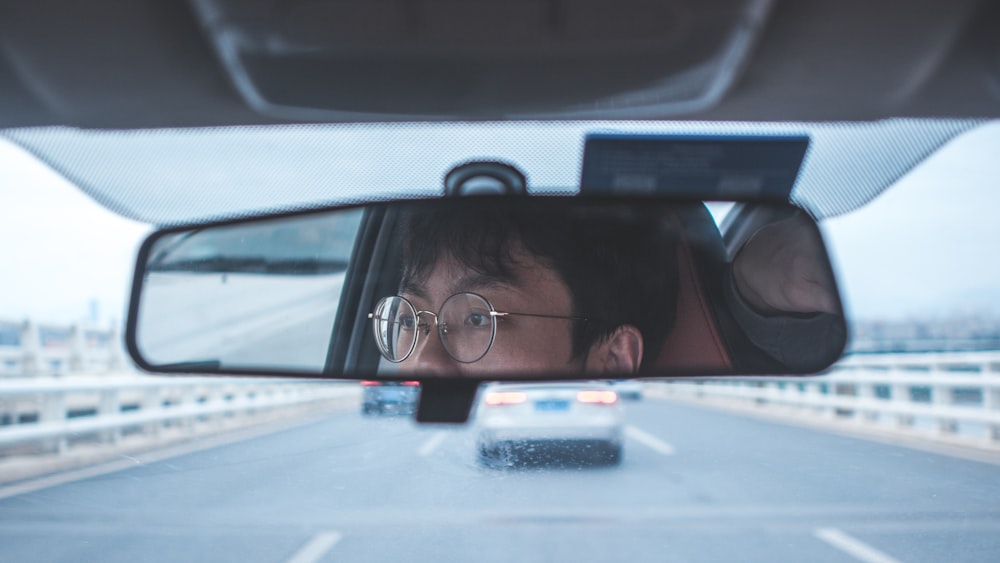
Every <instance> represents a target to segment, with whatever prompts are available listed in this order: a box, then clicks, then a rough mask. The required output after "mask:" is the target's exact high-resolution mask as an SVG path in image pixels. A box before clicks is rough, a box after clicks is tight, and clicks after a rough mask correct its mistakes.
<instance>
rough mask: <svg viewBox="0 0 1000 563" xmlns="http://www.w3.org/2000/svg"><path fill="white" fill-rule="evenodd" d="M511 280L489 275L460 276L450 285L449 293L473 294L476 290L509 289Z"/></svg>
mask: <svg viewBox="0 0 1000 563" xmlns="http://www.w3.org/2000/svg"><path fill="white" fill-rule="evenodd" d="M511 286H512V280H506V279H503V278H500V277H498V276H492V275H489V274H479V273H472V274H467V275H464V276H462V277H461V278H459V279H458V281H456V282H455V283H453V284H452V285H451V293H452V294H455V293H467V292H474V291H475V290H477V289H483V288H496V287H511Z"/></svg>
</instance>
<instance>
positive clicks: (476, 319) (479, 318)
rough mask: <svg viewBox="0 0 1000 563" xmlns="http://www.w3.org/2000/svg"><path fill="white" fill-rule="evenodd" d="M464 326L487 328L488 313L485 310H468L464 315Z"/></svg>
mask: <svg viewBox="0 0 1000 563" xmlns="http://www.w3.org/2000/svg"><path fill="white" fill-rule="evenodd" d="M465 326H468V327H471V328H489V326H490V314H489V312H487V311H470V312H469V313H468V314H467V315H466V316H465Z"/></svg>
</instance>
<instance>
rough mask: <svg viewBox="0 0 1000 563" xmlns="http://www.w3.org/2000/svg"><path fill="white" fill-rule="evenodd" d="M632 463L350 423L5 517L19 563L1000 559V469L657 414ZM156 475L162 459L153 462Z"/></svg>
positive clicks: (46, 493) (647, 410)
mask: <svg viewBox="0 0 1000 563" xmlns="http://www.w3.org/2000/svg"><path fill="white" fill-rule="evenodd" d="M628 424H629V427H628V432H627V436H628V438H627V441H626V444H625V457H624V459H623V461H622V463H621V464H620V465H618V466H604V465H600V464H594V463H583V462H580V461H579V460H578V459H577V458H576V457H575V456H549V455H545V454H543V453H541V452H539V453H538V455H535V454H531V453H530V452H529V455H527V456H526V458H525V459H519V460H518V463H516V464H515V465H514V466H513V467H483V466H481V465H480V464H479V463H477V459H476V455H475V447H474V434H473V427H471V426H467V427H459V428H457V429H447V428H443V427H440V426H416V425H414V424H413V423H412V422H410V421H409V420H407V419H403V418H364V417H361V416H360V415H359V414H354V413H350V414H339V415H336V416H331V417H330V418H328V419H325V420H322V421H319V422H313V423H309V424H306V425H303V426H299V427H296V428H293V429H290V430H284V431H281V432H277V433H274V434H270V435H266V436H263V437H257V438H253V439H248V440H245V441H241V442H236V443H230V444H228V445H225V446H221V447H216V448H213V449H210V450H204V451H200V452H196V453H190V454H187V455H182V456H178V457H174V458H171V459H168V460H165V461H160V462H155V463H149V464H137V465H136V467H134V468H132V469H128V470H124V471H118V472H115V473H109V474H106V475H103V476H100V477H94V478H90V479H85V480H80V481H74V482H70V483H66V484H62V485H58V486H54V487H49V488H46V489H42V490H38V491H35V492H30V493H24V494H20V495H16V496H12V497H10V498H6V499H3V500H0V559H2V560H4V561H74V562H75V561H122V562H135V561H239V562H254V561H265V562H286V561H294V562H296V563H308V562H313V561H434V562H440V561H463V562H464V561H485V562H493V561H496V562H499V561H503V562H511V561H516V562H526V561H573V562H576V561H628V562H644V561H657V562H660V561H695V562H697V561H818V562H824V561H866V562H883V563H884V562H891V561H904V562H917V561H933V562H940V561H998V560H1000V467H998V466H996V465H990V464H986V463H980V462H975V461H967V460H962V459H957V458H952V457H947V456H943V455H937V454H933V453H927V452H921V451H915V450H910V449H906V448H903V447H895V446H888V445H883V444H878V443H874V442H869V441H865V440H861V439H855V438H849V437H844V436H840V435H835V434H828V433H824V432H820V431H816V430H811V429H804V428H796V427H791V426H785V425H782V424H778V423H771V422H765V421H761V420H757V419H752V418H746V417H742V416H737V415H731V414H725V413H720V412H717V411H712V410H705V409H701V408H697V407H692V406H686V405H680V404H674V403H667V402H660V401H654V400H646V401H643V402H640V403H634V404H629V405H628ZM139 461H140V462H141V461H142V456H139Z"/></svg>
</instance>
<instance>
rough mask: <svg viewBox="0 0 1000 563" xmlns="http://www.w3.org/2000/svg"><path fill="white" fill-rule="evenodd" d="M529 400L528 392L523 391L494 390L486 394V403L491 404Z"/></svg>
mask: <svg viewBox="0 0 1000 563" xmlns="http://www.w3.org/2000/svg"><path fill="white" fill-rule="evenodd" d="M527 400H528V395H527V393H524V392H521V391H493V392H491V393H487V394H486V404H487V405H490V406H499V405H517V404H520V403H523V402H525V401H527Z"/></svg>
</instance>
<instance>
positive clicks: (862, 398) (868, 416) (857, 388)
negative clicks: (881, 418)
mask: <svg viewBox="0 0 1000 563" xmlns="http://www.w3.org/2000/svg"><path fill="white" fill-rule="evenodd" d="M854 398H855V400H856V401H857V404H856V406H855V408H854V420H855V421H856V422H859V423H867V422H872V421H874V420H875V419H876V418H877V417H878V412H877V411H875V410H873V409H872V408H871V404H872V402H873V401H875V398H876V397H875V384H874V383H869V382H864V383H857V384H855V385H854Z"/></svg>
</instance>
